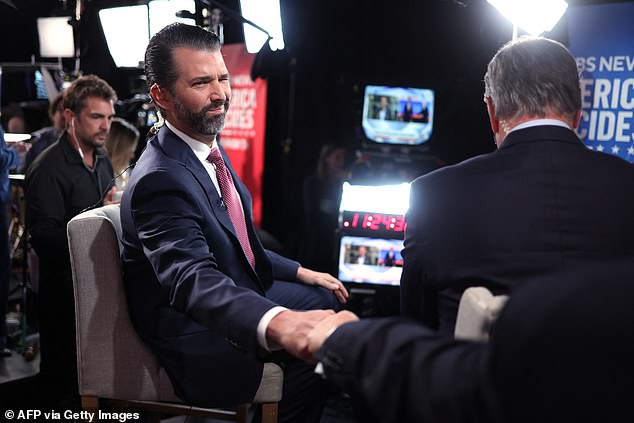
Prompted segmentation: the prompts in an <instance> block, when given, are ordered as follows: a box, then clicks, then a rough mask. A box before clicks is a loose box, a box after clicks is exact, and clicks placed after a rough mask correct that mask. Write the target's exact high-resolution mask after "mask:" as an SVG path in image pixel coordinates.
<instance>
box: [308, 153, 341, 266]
mask: <svg viewBox="0 0 634 423" xmlns="http://www.w3.org/2000/svg"><path fill="white" fill-rule="evenodd" d="M346 156H347V151H346V149H345V148H343V147H341V146H337V145H334V144H326V145H324V146H323V147H322V148H321V152H320V153H319V160H318V161H317V171H316V172H314V173H313V174H311V175H310V176H309V177H308V178H306V180H305V181H304V184H303V192H302V199H303V208H304V226H303V231H302V234H303V236H302V240H301V243H300V245H299V254H298V255H299V260H300V261H301V262H302V263H304V264H305V265H307V266H310V267H311V268H314V269H316V270H321V271H323V272H328V271H332V268H333V263H334V262H335V259H334V258H333V255H334V248H335V229H337V225H338V223H337V219H338V216H339V203H340V202H341V192H342V190H343V188H342V187H343V185H342V184H343V181H344V178H345V177H346V175H347V172H346Z"/></svg>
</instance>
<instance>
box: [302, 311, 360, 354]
mask: <svg viewBox="0 0 634 423" xmlns="http://www.w3.org/2000/svg"><path fill="white" fill-rule="evenodd" d="M357 320H359V318H358V317H357V315H356V314H354V313H352V312H350V311H348V310H343V311H340V312H339V313H337V314H333V315H331V316H329V317H327V318H325V319H323V320H322V321H320V322H319V323H318V324H317V325H316V326H315V328H314V329H313V330H312V331H310V333H309V334H308V353H309V354H310V356H311V358H312V356H313V355H314V354H315V353H316V352H317V351H319V350H320V349H321V347H322V345H324V342H326V339H328V337H329V336H330V335H332V333H333V332H334V331H335V329H337V328H338V327H339V326H341V325H343V324H344V323H349V322H356V321H357Z"/></svg>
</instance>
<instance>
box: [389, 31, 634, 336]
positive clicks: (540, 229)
mask: <svg viewBox="0 0 634 423" xmlns="http://www.w3.org/2000/svg"><path fill="white" fill-rule="evenodd" d="M484 81H485V93H484V99H485V103H486V107H487V111H488V113H489V120H490V124H491V128H492V130H493V133H494V136H495V142H496V145H497V147H498V148H497V150H496V151H494V152H492V153H490V154H485V155H482V156H479V157H475V158H472V159H470V160H467V161H465V162H462V163H460V164H457V165H454V166H448V167H445V168H442V169H439V170H436V171H434V172H431V173H429V174H427V175H425V176H422V177H420V178H418V179H416V180H415V181H414V182H413V183H412V185H411V191H410V204H409V210H408V212H407V214H406V222H407V229H406V234H405V241H404V245H405V248H404V249H403V251H402V256H403V259H404V267H403V274H402V278H401V313H402V315H403V316H405V317H410V318H413V319H416V320H418V321H419V322H422V323H423V324H425V325H428V326H429V327H432V328H434V329H437V330H439V331H440V332H442V333H444V334H447V335H451V334H453V331H454V326H455V319H456V313H457V309H458V303H459V301H460V297H461V295H462V293H463V292H464V290H465V289H466V288H467V287H469V286H474V285H478V286H484V287H487V288H489V289H490V290H491V291H493V292H494V293H495V294H501V293H507V292H508V291H509V290H510V289H511V288H512V287H514V286H516V285H517V284H518V281H519V280H520V279H521V276H523V275H525V274H532V275H535V276H538V275H547V274H550V273H552V272H554V271H556V270H557V269H558V268H560V267H561V266H563V265H564V264H568V263H571V264H572V263H583V262H588V261H593V262H602V261H603V260H605V259H606V258H609V257H613V256H627V257H630V258H631V259H632V260H634V219H632V216H634V196H632V195H624V193H630V192H634V165H632V164H631V163H628V162H626V161H625V160H622V159H620V158H618V157H615V156H612V155H608V154H603V153H599V152H596V151H592V150H590V149H588V148H587V147H586V146H584V145H583V143H582V142H581V141H580V140H579V138H578V137H577V135H576V134H575V132H574V128H576V127H577V125H578V124H579V119H580V113H581V90H580V84H579V75H578V73H577V66H576V63H575V58H574V57H573V56H572V55H571V54H570V52H569V51H568V50H567V49H566V48H565V47H564V46H563V45H561V44H560V43H558V42H556V41H552V40H549V39H545V38H531V37H524V38H520V39H518V40H516V41H513V42H511V43H508V44H507V45H505V46H504V47H502V48H501V49H500V50H499V51H498V52H497V54H496V55H495V56H494V57H493V59H492V60H491V62H490V63H489V65H488V69H487V72H486V75H485V77H484ZM608 181H618V183H610V182H608Z"/></svg>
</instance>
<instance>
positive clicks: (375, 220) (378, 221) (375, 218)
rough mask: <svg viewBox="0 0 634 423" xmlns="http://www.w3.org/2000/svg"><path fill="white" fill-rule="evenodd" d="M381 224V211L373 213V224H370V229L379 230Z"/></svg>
mask: <svg viewBox="0 0 634 423" xmlns="http://www.w3.org/2000/svg"><path fill="white" fill-rule="evenodd" d="M380 224H381V215H380V214H379V213H375V214H373V215H372V226H370V229H372V230H373V231H378V230H379V225H380Z"/></svg>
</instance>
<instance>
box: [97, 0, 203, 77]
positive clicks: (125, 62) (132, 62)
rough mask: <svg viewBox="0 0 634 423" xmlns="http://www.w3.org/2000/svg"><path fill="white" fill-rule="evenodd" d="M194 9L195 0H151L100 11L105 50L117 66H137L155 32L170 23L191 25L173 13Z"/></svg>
mask: <svg viewBox="0 0 634 423" xmlns="http://www.w3.org/2000/svg"><path fill="white" fill-rule="evenodd" d="M182 9H185V10H188V11H190V12H193V11H194V10H195V3H194V0H152V1H150V2H149V3H148V4H147V5H146V4H139V5H132V6H120V7H113V8H108V9H101V10H100V11H99V18H100V19H101V26H102V27H103V32H104V34H105V36H106V42H107V43H108V49H109V50H110V54H111V55H112V59H113V60H114V62H115V64H116V65H117V67H138V66H139V64H140V63H142V61H143V56H144V54H145V48H146V47H147V44H148V42H149V40H150V37H151V36H152V35H154V34H155V33H156V32H157V31H159V30H160V29H161V28H163V27H164V26H166V25H168V24H170V23H172V22H183V23H187V24H190V25H193V24H194V20H193V19H186V18H177V17H175V15H176V12H178V11H180V10H182Z"/></svg>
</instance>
